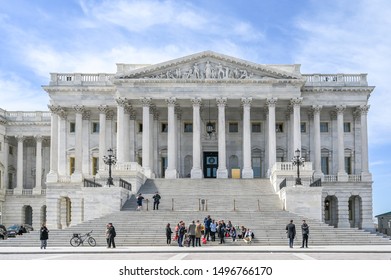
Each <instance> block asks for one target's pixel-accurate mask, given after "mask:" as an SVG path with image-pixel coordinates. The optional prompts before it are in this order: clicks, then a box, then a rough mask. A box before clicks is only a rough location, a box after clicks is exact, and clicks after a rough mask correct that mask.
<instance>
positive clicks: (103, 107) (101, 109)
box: [98, 105, 109, 114]
mask: <svg viewBox="0 0 391 280" xmlns="http://www.w3.org/2000/svg"><path fill="white" fill-rule="evenodd" d="M98 111H99V113H102V114H107V112H108V111H109V106H108V105H99V107H98Z"/></svg>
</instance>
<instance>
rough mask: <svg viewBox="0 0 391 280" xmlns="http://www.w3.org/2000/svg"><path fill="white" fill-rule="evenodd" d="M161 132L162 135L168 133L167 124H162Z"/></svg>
mask: <svg viewBox="0 0 391 280" xmlns="http://www.w3.org/2000/svg"><path fill="white" fill-rule="evenodd" d="M161 132H163V133H167V132H168V123H162V129H161Z"/></svg>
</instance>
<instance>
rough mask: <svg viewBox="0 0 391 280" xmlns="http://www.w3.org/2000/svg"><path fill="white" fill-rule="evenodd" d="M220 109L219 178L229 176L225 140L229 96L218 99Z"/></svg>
mask: <svg viewBox="0 0 391 280" xmlns="http://www.w3.org/2000/svg"><path fill="white" fill-rule="evenodd" d="M216 102H217V107H218V110H219V119H218V129H219V130H218V145H219V147H218V152H219V167H218V169H217V178H228V170H227V155H226V153H227V148H226V147H227V143H226V141H225V107H226V106H227V98H225V97H221V98H217V99H216Z"/></svg>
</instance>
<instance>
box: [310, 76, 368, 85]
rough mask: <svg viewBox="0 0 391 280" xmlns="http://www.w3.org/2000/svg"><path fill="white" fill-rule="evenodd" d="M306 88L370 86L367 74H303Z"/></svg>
mask: <svg viewBox="0 0 391 280" xmlns="http://www.w3.org/2000/svg"><path fill="white" fill-rule="evenodd" d="M303 77H305V78H306V79H307V82H306V84H305V85H306V86H368V81H367V74H303Z"/></svg>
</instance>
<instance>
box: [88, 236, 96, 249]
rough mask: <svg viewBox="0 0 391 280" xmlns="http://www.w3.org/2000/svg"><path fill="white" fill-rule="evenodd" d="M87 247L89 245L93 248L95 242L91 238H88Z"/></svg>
mask: <svg viewBox="0 0 391 280" xmlns="http://www.w3.org/2000/svg"><path fill="white" fill-rule="evenodd" d="M88 245H90V246H91V247H95V245H96V241H95V239H94V238H93V237H89V238H88Z"/></svg>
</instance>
